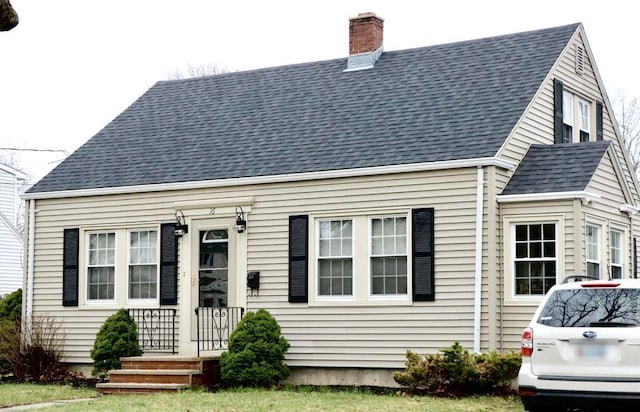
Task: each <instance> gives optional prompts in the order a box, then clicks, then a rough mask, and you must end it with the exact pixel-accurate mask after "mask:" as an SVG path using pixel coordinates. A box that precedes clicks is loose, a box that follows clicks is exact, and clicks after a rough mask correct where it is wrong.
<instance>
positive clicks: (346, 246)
mask: <svg viewBox="0 0 640 412" xmlns="http://www.w3.org/2000/svg"><path fill="white" fill-rule="evenodd" d="M316 232H317V239H318V254H317V256H318V259H317V260H318V264H317V274H318V284H317V288H318V289H317V294H318V296H320V297H322V296H352V295H353V220H352V219H349V218H337V219H321V220H318V226H317V231H316Z"/></svg>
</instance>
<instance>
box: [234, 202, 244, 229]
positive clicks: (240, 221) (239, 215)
mask: <svg viewBox="0 0 640 412" xmlns="http://www.w3.org/2000/svg"><path fill="white" fill-rule="evenodd" d="M233 228H234V229H235V231H236V232H238V233H242V232H244V231H245V230H247V221H246V220H244V210H242V206H237V207H236V224H235V225H234V226H233Z"/></svg>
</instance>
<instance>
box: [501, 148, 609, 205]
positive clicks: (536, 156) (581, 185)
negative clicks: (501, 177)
mask: <svg viewBox="0 0 640 412" xmlns="http://www.w3.org/2000/svg"><path fill="white" fill-rule="evenodd" d="M609 144H610V142H608V141H601V142H591V143H567V144H555V145H532V146H531V147H530V148H529V151H528V152H527V154H526V156H525V157H524V159H522V162H520V164H519V165H518V168H517V169H516V171H515V172H514V173H513V176H511V180H509V183H507V186H506V187H505V188H504V190H503V191H502V194H503V195H524V194H531V193H552V192H573V191H582V190H584V189H585V188H586V187H587V185H588V184H589V181H590V180H591V177H592V176H593V174H594V173H595V171H596V169H597V167H598V165H599V164H600V161H601V160H602V156H604V153H605V152H606V151H607V148H608V147H609Z"/></svg>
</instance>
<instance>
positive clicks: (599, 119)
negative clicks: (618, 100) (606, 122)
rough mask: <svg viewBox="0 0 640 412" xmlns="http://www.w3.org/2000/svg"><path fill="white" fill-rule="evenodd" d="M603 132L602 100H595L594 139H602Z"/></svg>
mask: <svg viewBox="0 0 640 412" xmlns="http://www.w3.org/2000/svg"><path fill="white" fill-rule="evenodd" d="M603 138H604V133H603V131H602V102H596V140H602V139H603Z"/></svg>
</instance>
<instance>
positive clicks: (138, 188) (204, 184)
mask: <svg viewBox="0 0 640 412" xmlns="http://www.w3.org/2000/svg"><path fill="white" fill-rule="evenodd" d="M481 166H495V167H499V168H502V169H507V170H513V169H514V168H515V164H513V163H511V162H508V161H506V160H502V159H500V158H497V157H480V158H475V159H462V160H446V161H442V162H429V163H412V164H406V165H391V166H375V167H363V168H358V169H342V170H327V171H323V172H305V173H291V174H281V175H271V176H254V177H238V178H231V179H216V180H201V181H195V182H176V183H160V184H150V185H135V186H119V187H104V188H95V189H80V190H62V191H57V192H36V193H25V194H23V195H22V196H21V197H22V198H23V199H25V200H29V199H59V198H65V197H81V196H99V195H116V194H125V193H142V192H161V191H166V190H186V189H204V188H211V187H228V186H243V185H256V184H266V183H286V182H296V181H297V182H299V181H304V180H319V179H334V178H343V177H358V176H375V175H383V174H393V173H409V172H423V171H429V170H442V169H459V168H466V167H481Z"/></svg>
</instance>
